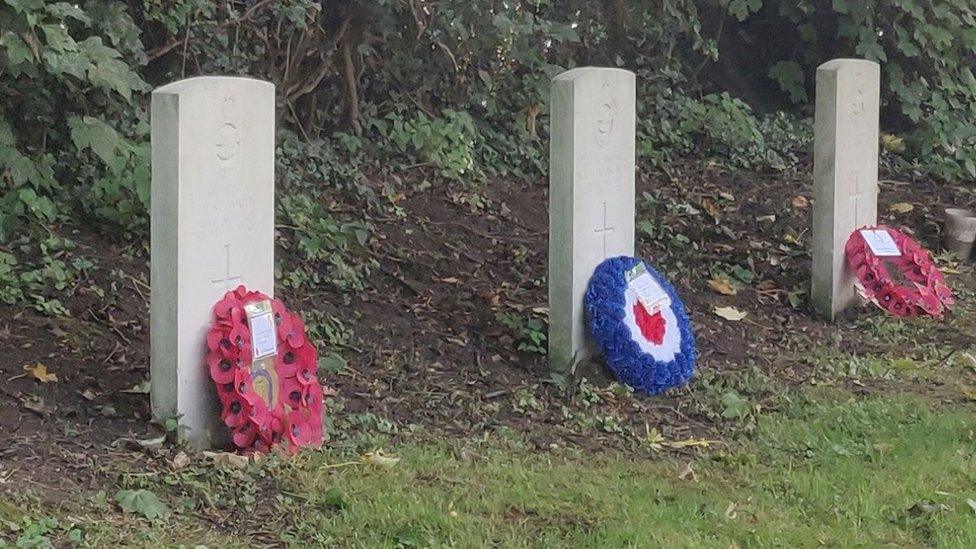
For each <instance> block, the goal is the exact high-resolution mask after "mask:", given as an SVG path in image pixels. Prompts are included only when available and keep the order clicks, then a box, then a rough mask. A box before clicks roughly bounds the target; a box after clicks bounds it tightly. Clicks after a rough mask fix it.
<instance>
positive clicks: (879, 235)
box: [861, 229, 901, 257]
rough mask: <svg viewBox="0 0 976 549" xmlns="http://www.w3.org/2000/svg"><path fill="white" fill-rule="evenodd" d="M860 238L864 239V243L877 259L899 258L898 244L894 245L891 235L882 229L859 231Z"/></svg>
mask: <svg viewBox="0 0 976 549" xmlns="http://www.w3.org/2000/svg"><path fill="white" fill-rule="evenodd" d="M861 236H863V237H864V241H865V242H867V243H868V246H869V247H870V248H871V252H872V253H874V255H876V256H878V257H900V256H901V250H899V249H898V244H895V239H893V238H891V234H889V233H888V231H886V230H884V229H880V230H870V229H861Z"/></svg>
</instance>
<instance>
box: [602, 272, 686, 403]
mask: <svg viewBox="0 0 976 549" xmlns="http://www.w3.org/2000/svg"><path fill="white" fill-rule="evenodd" d="M641 263H642V261H641V260H640V259H637V258H634V257H627V256H620V257H614V258H610V259H607V260H606V261H604V262H603V263H601V264H600V265H599V266H598V267H597V268H596V271H595V272H594V273H593V277H592V278H591V279H590V283H589V286H588V287H587V290H586V295H585V297H584V306H585V309H586V318H587V321H588V325H589V330H590V333H591V334H592V335H593V338H594V339H595V340H596V342H597V344H598V345H599V346H600V349H601V350H602V351H603V355H604V358H605V360H606V363H607V367H608V368H610V370H611V371H612V372H613V374H614V375H615V376H616V378H617V379H618V380H619V381H621V382H623V383H626V384H627V385H629V386H631V387H633V388H634V389H635V390H637V391H642V392H645V393H648V394H652V395H653V394H658V393H661V392H664V391H666V390H668V389H671V388H673V387H680V386H682V385H684V384H686V383H688V381H689V380H690V379H691V377H692V376H693V375H694V370H695V359H696V356H697V351H696V349H695V339H694V335H693V334H692V330H691V321H690V320H689V319H688V314H687V313H686V312H685V306H684V303H682V301H681V298H680V297H679V296H678V292H677V291H675V289H674V288H673V287H672V286H671V284H669V283H668V281H667V280H666V279H665V278H664V277H663V276H661V274H660V273H658V272H657V271H655V270H654V269H653V268H651V267H650V266H648V265H646V264H644V267H645V269H646V271H647V273H648V274H649V275H650V276H651V277H652V279H653V281H652V284H654V285H656V286H657V290H658V291H659V292H661V293H663V294H666V295H667V296H668V298H669V300H670V304H668V305H666V306H663V307H661V308H660V310H657V311H654V312H651V311H648V310H647V308H645V306H644V303H643V302H642V301H640V300H639V299H638V294H637V292H636V291H635V290H634V289H633V288H631V287H630V284H629V283H628V280H627V273H628V272H630V271H631V270H632V269H634V268H635V267H637V266H638V265H639V264H641Z"/></svg>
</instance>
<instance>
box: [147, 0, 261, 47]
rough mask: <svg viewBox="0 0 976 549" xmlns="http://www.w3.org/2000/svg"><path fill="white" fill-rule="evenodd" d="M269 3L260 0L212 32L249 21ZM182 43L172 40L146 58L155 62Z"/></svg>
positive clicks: (182, 41) (181, 41)
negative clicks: (236, 17)
mask: <svg viewBox="0 0 976 549" xmlns="http://www.w3.org/2000/svg"><path fill="white" fill-rule="evenodd" d="M270 3H271V0H260V2H258V3H256V4H254V5H253V6H251V7H250V8H248V9H247V11H245V12H244V14H243V15H242V16H241V17H240V18H239V19H231V20H227V21H224V22H223V23H221V24H219V25H217V28H215V29H214V31H222V30H224V29H226V28H227V27H229V26H231V25H232V24H240V22H241V21H246V20H248V19H250V18H251V16H252V15H254V12H256V11H257V10H259V9H261V8H263V7H264V6H266V5H268V4H270ZM187 32H189V29H188V30H187ZM183 43H184V40H180V39H177V40H172V41H170V42H169V43H168V44H164V45H162V46H160V47H158V48H156V49H153V50H150V51H149V53H147V54H146V58H147V59H148V60H149V61H155V60H156V59H159V58H160V57H162V56H164V55H166V54H167V53H169V52H171V51H173V49H174V48H176V47H177V46H179V45H180V44H183ZM184 58H185V55H184Z"/></svg>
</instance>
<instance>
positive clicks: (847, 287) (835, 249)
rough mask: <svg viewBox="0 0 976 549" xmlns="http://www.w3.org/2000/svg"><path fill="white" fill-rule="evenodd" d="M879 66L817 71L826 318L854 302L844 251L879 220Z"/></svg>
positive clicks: (853, 64) (816, 216) (841, 65)
mask: <svg viewBox="0 0 976 549" xmlns="http://www.w3.org/2000/svg"><path fill="white" fill-rule="evenodd" d="M880 82H881V78H880V67H879V66H878V65H877V64H876V63H873V62H871V61H864V60H859V59H835V60H833V61H829V62H827V63H824V64H823V65H821V66H820V67H819V68H818V69H817V110H816V121H815V139H814V177H813V179H814V204H813V282H812V288H811V300H812V302H813V306H814V309H816V311H817V312H818V313H819V314H821V315H823V316H825V317H829V318H834V317H835V316H836V315H837V313H839V312H840V311H842V310H843V309H845V308H846V307H847V306H848V305H849V304H850V303H851V302H852V301H853V300H854V299H855V292H854V277H853V276H852V273H850V272H848V269H847V263H846V260H845V258H844V246H845V245H846V243H847V239H848V237H849V236H850V234H851V233H853V232H854V230H855V229H857V228H859V227H862V226H864V225H873V224H875V223H876V222H877V213H878V116H879V105H880V86H881V85H880Z"/></svg>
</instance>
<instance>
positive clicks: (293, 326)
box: [206, 286, 332, 452]
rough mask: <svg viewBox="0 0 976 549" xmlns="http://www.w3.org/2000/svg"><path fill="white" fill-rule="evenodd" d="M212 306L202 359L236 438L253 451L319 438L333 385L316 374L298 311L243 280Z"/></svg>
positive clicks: (294, 446) (295, 445)
mask: <svg viewBox="0 0 976 549" xmlns="http://www.w3.org/2000/svg"><path fill="white" fill-rule="evenodd" d="M213 313H214V320H213V323H212V325H211V328H210V331H209V332H208V333H207V350H208V352H207V359H206V360H207V367H208V368H209V369H210V377H211V378H212V379H213V381H214V383H215V384H216V386H217V394H218V396H219V397H220V402H221V405H222V413H221V418H222V419H223V421H224V424H225V425H227V427H228V428H229V429H230V431H231V438H232V440H233V442H234V445H235V446H236V447H237V448H240V449H242V450H246V451H255V452H267V451H268V450H269V449H270V448H271V447H272V446H274V445H277V444H281V443H284V445H285V446H286V447H287V448H288V450H289V451H291V452H297V451H298V450H299V449H300V448H302V447H315V446H319V445H321V443H322V437H323V431H322V406H323V399H324V396H325V394H332V392H331V391H329V390H328V389H327V390H325V391H323V389H322V386H321V385H320V384H319V380H318V378H317V377H316V370H317V369H318V353H317V352H316V350H315V347H314V346H313V345H312V343H311V342H310V341H308V339H307V338H306V336H305V325H304V324H303V323H302V319H301V317H299V316H298V315H297V314H294V313H291V312H289V311H288V309H286V308H285V306H284V304H283V303H282V302H281V301H280V300H277V299H275V300H272V299H271V298H269V297H268V296H266V295H264V294H263V293H261V292H254V291H248V290H247V289H246V288H245V287H244V286H238V287H237V289H236V290H233V291H230V292H227V293H226V294H225V295H224V297H223V299H221V300H220V301H219V302H218V303H217V304H216V305H215V306H214V309H213Z"/></svg>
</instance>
